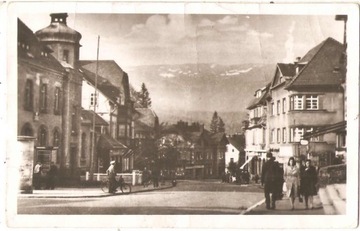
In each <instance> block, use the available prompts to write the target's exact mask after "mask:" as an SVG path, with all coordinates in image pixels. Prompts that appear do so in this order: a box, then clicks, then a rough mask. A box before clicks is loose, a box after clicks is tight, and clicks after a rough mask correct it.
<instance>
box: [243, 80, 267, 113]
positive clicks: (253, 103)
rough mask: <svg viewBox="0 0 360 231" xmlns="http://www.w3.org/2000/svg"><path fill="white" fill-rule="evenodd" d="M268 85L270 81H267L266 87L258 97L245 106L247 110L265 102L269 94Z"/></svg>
mask: <svg viewBox="0 0 360 231" xmlns="http://www.w3.org/2000/svg"><path fill="white" fill-rule="evenodd" d="M269 87H270V83H268V84H267V85H266V87H265V88H264V90H263V93H262V95H261V96H260V97H259V98H254V99H252V100H251V101H250V103H249V105H248V106H247V107H246V109H247V110H251V109H253V108H255V107H256V106H258V105H259V104H263V103H266V98H267V96H268V94H269Z"/></svg>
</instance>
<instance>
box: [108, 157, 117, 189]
mask: <svg viewBox="0 0 360 231" xmlns="http://www.w3.org/2000/svg"><path fill="white" fill-rule="evenodd" d="M106 173H107V175H108V179H109V193H115V192H116V171H115V161H114V160H113V161H111V162H110V166H109V168H108V169H107V170H106Z"/></svg>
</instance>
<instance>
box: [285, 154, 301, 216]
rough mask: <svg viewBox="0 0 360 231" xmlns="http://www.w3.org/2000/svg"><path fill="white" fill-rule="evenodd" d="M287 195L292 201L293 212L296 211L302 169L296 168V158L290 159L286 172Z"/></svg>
mask: <svg viewBox="0 0 360 231" xmlns="http://www.w3.org/2000/svg"><path fill="white" fill-rule="evenodd" d="M284 180H285V184H286V190H287V191H286V195H287V196H288V198H289V199H290V205H291V210H294V209H295V205H294V203H295V198H296V197H298V196H299V183H300V169H299V168H298V167H297V166H296V161H295V159H294V157H290V158H289V161H288V164H287V166H286V167H285V170H284Z"/></svg>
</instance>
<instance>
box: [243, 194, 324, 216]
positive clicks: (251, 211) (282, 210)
mask: <svg viewBox="0 0 360 231" xmlns="http://www.w3.org/2000/svg"><path fill="white" fill-rule="evenodd" d="M243 214H244V215H325V211H324V209H323V207H322V204H321V201H320V198H319V196H314V209H305V201H304V202H302V203H299V200H298V199H296V200H295V209H294V210H291V206H290V201H289V199H288V198H286V197H284V198H283V199H282V200H278V201H276V208H275V209H266V206H265V199H263V200H261V201H259V202H258V203H257V204H255V205H254V206H252V207H250V208H248V209H247V210H246V211H245V212H244V213H243Z"/></svg>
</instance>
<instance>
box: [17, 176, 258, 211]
mask: <svg viewBox="0 0 360 231" xmlns="http://www.w3.org/2000/svg"><path fill="white" fill-rule="evenodd" d="M262 199H263V193H262V189H261V188H259V186H258V185H249V186H248V185H241V186H240V185H235V184H223V183H219V182H215V181H213V182H210V181H179V182H178V185H177V186H176V187H174V188H169V189H164V190H158V191H152V192H141V193H133V194H130V195H117V196H111V197H100V198H19V199H18V214H84V215H89V214H111V215H135V214H136V215H160V214H161V215H162V214H164V215H172V214H176V215H188V214H199V215H200V214H240V213H241V212H243V211H244V210H246V209H247V208H249V207H250V206H252V205H254V204H256V203H257V202H258V201H260V200H262Z"/></svg>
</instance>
